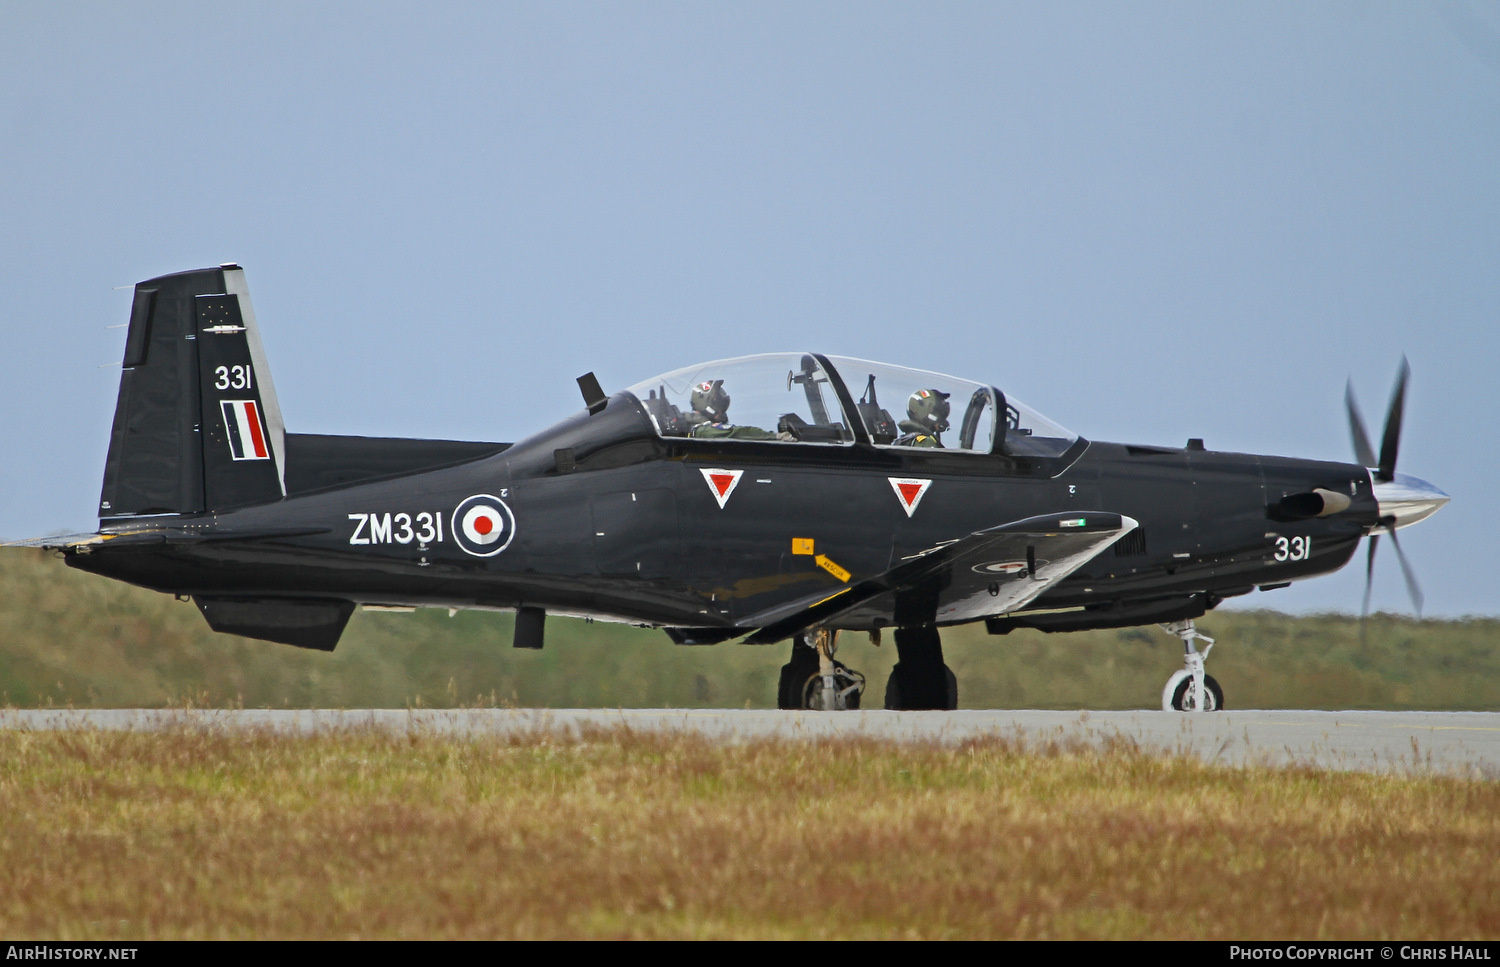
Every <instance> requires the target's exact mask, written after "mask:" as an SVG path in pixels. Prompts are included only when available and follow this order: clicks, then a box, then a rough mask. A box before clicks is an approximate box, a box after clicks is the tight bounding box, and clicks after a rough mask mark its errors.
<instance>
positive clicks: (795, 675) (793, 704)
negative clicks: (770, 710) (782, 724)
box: [776, 648, 818, 709]
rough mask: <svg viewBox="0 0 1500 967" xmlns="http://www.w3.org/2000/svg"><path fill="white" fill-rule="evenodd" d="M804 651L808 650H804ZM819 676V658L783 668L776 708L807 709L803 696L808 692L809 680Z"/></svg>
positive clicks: (794, 662)
mask: <svg viewBox="0 0 1500 967" xmlns="http://www.w3.org/2000/svg"><path fill="white" fill-rule="evenodd" d="M802 650H803V651H807V650H808V649H806V648H804V649H802ZM817 674H818V656H817V655H816V654H814V655H813V657H812V661H796V660H793V661H789V662H787V663H786V664H785V665H782V666H781V679H780V681H779V682H777V685H776V707H777V708H781V709H799V708H806V707H807V706H806V705H804V704H803V696H804V695H805V694H806V692H807V682H808V678H809V677H811V676H815V675H817Z"/></svg>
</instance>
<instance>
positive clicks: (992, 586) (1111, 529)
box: [745, 511, 1137, 644]
mask: <svg viewBox="0 0 1500 967" xmlns="http://www.w3.org/2000/svg"><path fill="white" fill-rule="evenodd" d="M1136 526H1137V523H1136V521H1135V520H1133V519H1132V518H1129V517H1125V516H1123V515H1121V514H1113V513H1107V512H1103V511H1086V512H1083V513H1079V512H1076V511H1074V512H1068V513H1065V514H1043V515H1041V516H1039V517H1028V518H1026V519H1024V520H1018V521H1012V522H1010V523H1008V524H1001V525H999V526H998V527H991V528H988V529H986V530H982V531H975V532H974V533H972V534H970V535H968V536H967V537H961V538H958V539H956V540H953V541H947V542H944V543H941V544H938V545H937V546H934V547H931V548H928V549H927V550H925V551H922V552H920V553H918V554H914V555H912V556H911V557H908V558H906V559H904V560H903V561H901V563H899V564H897V565H896V566H895V567H893V568H891V569H890V570H888V571H886V572H884V573H883V574H879V575H876V576H875V577H872V578H867V579H865V580H863V581H859V582H857V583H855V584H853V585H850V586H849V587H847V588H845V589H843V590H842V591H839V592H837V593H835V594H834V595H832V596H831V597H827V598H824V599H823V600H821V601H818V602H816V603H814V604H811V605H807V606H800V607H796V608H795V610H792V611H791V612H790V613H785V612H786V609H778V610H772V611H767V612H762V613H761V614H758V615H754V616H752V617H750V618H749V619H747V620H746V621H745V624H746V625H755V624H759V625H760V626H761V627H760V630H759V631H757V632H755V633H754V634H752V635H750V636H749V637H748V638H746V639H745V642H746V644H769V643H771V642H773V641H780V640H781V639H783V638H788V637H790V636H792V635H794V634H797V633H799V632H802V631H806V630H807V629H809V628H812V627H815V626H818V625H828V624H835V623H852V624H855V625H859V624H863V623H865V621H867V620H868V621H870V622H871V623H873V619H875V618H877V617H881V618H885V619H886V620H887V621H888V620H889V616H890V615H891V614H893V613H895V614H896V615H897V623H898V624H899V623H900V622H901V615H900V612H901V611H902V610H903V609H905V608H906V607H910V606H911V605H908V604H907V602H917V605H916V607H917V608H918V609H919V611H918V613H917V615H916V616H915V620H918V621H922V622H924V623H925V622H927V621H937V622H940V623H943V624H949V623H957V622H963V621H975V620H978V619H980V618H986V617H991V616H994V615H1001V614H1006V613H1008V612H1011V611H1015V610H1018V609H1019V608H1021V607H1023V606H1025V605H1026V603H1027V602H1029V601H1031V600H1032V599H1033V598H1036V597H1037V596H1039V595H1040V594H1042V593H1043V592H1044V591H1046V590H1047V589H1048V588H1050V587H1052V586H1053V585H1055V584H1056V583H1057V582H1059V581H1061V580H1062V579H1063V578H1065V577H1067V576H1068V575H1069V574H1072V573H1073V572H1074V571H1076V570H1077V569H1078V568H1080V567H1082V566H1083V565H1084V564H1085V563H1087V562H1088V561H1089V560H1091V559H1093V558H1094V557H1095V556H1096V555H1097V554H1099V552H1101V551H1103V550H1104V549H1105V548H1107V547H1109V546H1110V545H1112V544H1114V542H1115V541H1117V540H1119V539H1120V538H1121V537H1123V536H1125V535H1126V534H1128V533H1130V532H1131V531H1132V530H1134V529H1135V528H1136ZM933 607H935V613H934V612H933V611H932V608H933Z"/></svg>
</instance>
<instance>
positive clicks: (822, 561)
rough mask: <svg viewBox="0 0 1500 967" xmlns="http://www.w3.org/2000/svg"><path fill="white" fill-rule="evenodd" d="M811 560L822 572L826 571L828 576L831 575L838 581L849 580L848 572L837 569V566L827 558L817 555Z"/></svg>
mask: <svg viewBox="0 0 1500 967" xmlns="http://www.w3.org/2000/svg"><path fill="white" fill-rule="evenodd" d="M813 560H814V561H816V562H817V564H818V567H820V568H822V569H823V570H825V571H827V572H828V573H829V574H832V575H833V576H834V577H836V578H838V579H839V580H840V581H848V580H849V572H848V571H846V570H844V569H843V568H841V567H839V566H838V565H837V564H835V563H833V562H832V561H830V560H829V559H828V558H826V557H824V556H823V555H822V554H819V555H818V556H817V557H815V558H813Z"/></svg>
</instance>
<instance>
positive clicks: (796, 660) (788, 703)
mask: <svg viewBox="0 0 1500 967" xmlns="http://www.w3.org/2000/svg"><path fill="white" fill-rule="evenodd" d="M837 635H838V632H836V631H828V630H826V629H823V628H820V629H818V630H817V631H814V632H810V633H809V634H806V635H798V636H796V637H795V638H793V639H792V658H791V661H789V662H787V663H786V664H785V665H782V666H781V682H780V685H779V687H778V688H777V694H776V705H777V707H778V708H784V709H812V710H814V711H819V712H841V711H844V710H845V709H857V708H859V699H860V695H861V694H863V692H864V690H865V676H863V675H861V674H860V673H859V672H857V671H854V670H853V669H851V668H849V667H848V666H846V665H845V664H844V663H843V662H838V661H834V660H833V653H834V652H835V651H836V650H837V649H838V641H837Z"/></svg>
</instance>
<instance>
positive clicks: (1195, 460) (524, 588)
mask: <svg viewBox="0 0 1500 967" xmlns="http://www.w3.org/2000/svg"><path fill="white" fill-rule="evenodd" d="M578 383H579V387H580V388H581V389H582V392H583V397H584V402H585V405H586V408H585V409H584V410H583V411H582V412H579V413H578V414H577V415H575V416H573V417H571V418H569V419H567V420H564V421H563V422H562V423H559V424H557V425H556V426H553V427H551V428H549V429H546V430H544V431H542V432H541V433H538V434H537V435H535V436H532V437H529V438H527V439H525V440H522V441H521V442H519V443H513V444H502V443H466V442H456V441H446V440H409V439H374V438H366V437H350V436H324V435H313V434H298V433H289V432H287V431H286V428H285V424H284V423H283V421H282V416H281V410H280V408H279V407H278V405H277V402H276V394H275V392H274V390H273V389H272V385H271V374H270V371H269V370H268V369H267V367H266V360H265V353H264V351H263V349H262V346H261V341H260V337H259V334H258V331H257V329H256V323H255V315H254V312H253V311H252V309H251V306H250V299H249V293H248V291H247V289H246V286H245V276H244V272H243V271H242V270H241V269H240V268H239V267H238V266H235V265H223V266H220V267H218V268H212V269H203V270H199V271H192V272H183V273H179V274H175V275H167V276H162V277H160V278H156V279H151V280H149V281H146V282H142V283H140V284H139V285H138V286H136V288H135V299H134V304H133V307H132V309H131V316H130V329H129V335H128V337H127V340H126V346H125V358H124V372H123V375H122V376H121V379H120V395H119V402H118V406H117V408H116V411H115V418H114V429H113V432H112V435H111V439H110V446H109V457H108V462H107V465H106V468H105V474H104V491H103V495H102V498H101V500H100V505H99V517H100V523H99V530H98V532H97V533H93V534H80V535H73V536H71V537H65V538H46V539H42V540H38V541H31V542H24V543H30V544H34V545H42V546H51V547H59V548H61V549H62V550H63V551H64V552H65V555H66V559H67V563H68V564H70V565H72V566H73V567H77V568H81V569H83V570H87V571H92V572H94V573H97V574H103V575H107V576H109V577H113V578H117V579H119V580H122V581H128V582H130V583H133V584H139V585H142V586H144V587H148V588H153V589H155V590H158V591H164V592H168V593H171V594H175V595H178V596H180V597H189V596H190V597H191V598H192V599H193V600H194V601H195V602H196V603H197V605H198V608H199V609H200V610H201V611H202V612H203V615H204V617H205V618H207V619H208V623H209V625H210V626H211V627H212V628H213V629H214V630H216V631H221V632H228V633H231V634H238V635H246V636H249V637H252V638H262V639H265V640H268V641H275V642H283V643H286V644H291V645H298V646H301V647H305V648H317V649H323V650H331V649H332V648H333V647H334V645H335V644H336V643H337V642H338V640H339V636H340V634H341V633H342V632H343V629H344V626H345V624H346V622H347V621H348V620H349V616H350V614H351V613H352V612H353V610H354V608H355V607H356V606H361V605H362V606H365V607H370V608H394V609H410V608H413V607H446V608H483V609H494V610H508V611H509V610H513V611H515V612H516V623H515V641H514V643H515V645H516V647H521V648H540V647H541V646H542V639H543V622H544V619H545V616H546V614H547V612H552V613H553V614H565V615H581V616H589V617H593V618H600V619H606V620H614V621H625V622H630V623H633V624H637V625H643V626H649V627H659V628H662V629H663V630H664V631H665V632H666V633H667V634H668V635H669V636H670V637H671V639H672V640H673V641H675V642H677V643H678V644H683V645H693V644H713V643H717V642H722V641H728V640H730V639H733V638H744V640H745V641H746V642H747V643H753V644H769V643H771V642H777V641H783V640H786V639H791V640H792V642H793V644H792V649H791V653H792V654H791V661H790V662H788V664H787V665H785V666H784V667H783V669H782V676H781V688H780V695H779V696H778V698H779V704H780V706H781V707H782V708H814V709H841V708H857V707H858V705H859V702H860V697H861V693H862V691H863V689H864V679H863V677H862V676H861V675H860V674H859V673H858V672H855V671H852V670H850V669H848V668H846V667H845V666H844V665H843V664H841V663H839V662H837V661H835V660H834V658H833V654H834V649H835V637H836V633H837V632H838V631H865V632H869V633H870V634H871V635H872V636H874V637H877V638H878V636H879V635H880V633H881V632H882V631H883V630H884V629H887V628H890V629H892V630H893V631H894V637H895V641H896V648H897V651H898V658H899V661H898V664H897V665H896V667H895V670H894V671H893V672H892V673H891V677H890V680H889V681H888V683H887V685H886V690H885V705H886V707H887V708H893V709H923V708H939V709H943V708H947V709H951V708H956V707H957V686H956V683H955V681H954V678H953V674H952V672H951V671H949V670H948V668H947V667H946V666H945V665H944V663H943V655H942V645H941V642H940V640H939V633H938V629H939V628H941V627H943V626H947V625H956V624H962V623H965V622H973V621H983V622H984V623H985V625H986V627H987V628H988V630H989V631H990V632H991V633H992V634H1005V633H1007V632H1009V631H1011V630H1012V629H1014V628H1037V629H1041V630H1043V631H1073V630H1080V629H1086V628H1118V627H1126V626H1130V625H1140V624H1149V623H1162V624H1163V625H1164V626H1165V627H1166V628H1167V630H1168V631H1170V632H1172V633H1174V634H1176V635H1177V636H1178V637H1180V638H1181V640H1182V642H1183V646H1184V651H1185V667H1184V668H1183V669H1182V670H1180V671H1178V672H1177V673H1176V674H1175V675H1173V676H1172V677H1171V679H1170V680H1169V681H1168V682H1167V686H1166V689H1165V690H1164V692H1163V695H1162V703H1163V707H1164V708H1175V709H1214V708H1222V707H1223V701H1224V699H1223V693H1222V691H1221V690H1220V688H1219V686H1218V683H1217V682H1215V681H1214V680H1213V678H1211V677H1209V676H1207V675H1205V674H1204V671H1203V659H1204V656H1205V655H1206V653H1207V652H1206V651H1205V652H1202V653H1200V652H1199V651H1198V649H1197V647H1196V640H1197V639H1198V638H1204V639H1205V640H1209V639H1206V638H1205V636H1203V635H1200V634H1198V632H1197V631H1196V630H1195V628H1194V625H1193V619H1195V618H1197V617H1200V616H1201V615H1203V614H1204V613H1205V612H1207V611H1208V610H1209V609H1211V608H1213V607H1215V606H1217V605H1218V604H1219V603H1220V602H1221V601H1223V600H1224V599H1225V598H1228V597H1232V596H1234V595H1241V594H1245V593H1248V592H1249V591H1251V590H1253V589H1254V588H1256V587H1259V588H1261V589H1262V590H1269V589H1271V588H1278V587H1285V586H1286V585H1287V584H1289V583H1290V582H1292V581H1295V580H1299V579H1302V578H1307V577H1311V576H1313V575H1317V574H1325V573H1328V572H1330V571H1333V570H1336V569H1337V568H1340V567H1342V566H1343V565H1344V564H1346V563H1347V562H1348V561H1349V559H1350V557H1351V556H1352V555H1353V554H1354V551H1355V547H1356V545H1357V544H1358V543H1359V541H1360V539H1361V538H1363V537H1365V536H1370V545H1369V559H1368V560H1369V563H1368V566H1369V567H1370V568H1373V566H1374V554H1375V547H1376V542H1377V540H1378V537H1377V535H1380V534H1390V535H1391V537H1392V540H1393V541H1394V539H1395V532H1396V529H1397V528H1399V527H1404V526H1406V525H1408V524H1412V523H1415V522H1416V521H1418V520H1421V519H1422V518H1424V517H1426V516H1428V515H1429V514H1432V513H1433V512H1434V511H1436V510H1437V509H1438V508H1439V507H1441V506H1442V505H1443V504H1444V503H1446V501H1447V499H1448V498H1447V496H1446V495H1445V494H1443V493H1442V492H1441V491H1439V490H1437V489H1436V488H1434V487H1432V486H1431V485H1429V484H1427V483H1425V482H1423V481H1421V480H1417V479H1416V478H1413V477H1409V476H1405V475H1402V474H1397V473H1396V472H1395V464H1396V452H1397V448H1398V444H1399V439H1400V430H1401V414H1402V410H1403V406H1404V396H1405V385H1406V371H1405V368H1404V364H1403V371H1402V373H1401V376H1400V378H1399V380H1398V383H1397V388H1396V393H1395V396H1394V397H1393V399H1392V402H1391V408H1390V412H1389V415H1388V417H1387V420H1386V426H1385V434H1384V438H1383V440H1382V444H1381V450H1380V455H1379V457H1378V459H1377V457H1376V456H1375V453H1374V451H1373V449H1372V447H1371V445H1370V443H1369V439H1368V436H1367V435H1366V433H1365V431H1364V428H1363V422H1362V420H1361V418H1360V417H1359V416H1358V410H1357V408H1356V406H1355V404H1354V399H1353V395H1352V393H1351V394H1350V396H1349V397H1348V406H1349V415H1350V421H1351V427H1352V430H1353V433H1354V438H1355V450H1356V455H1357V458H1358V463H1332V462H1321V461H1314V460H1295V459H1289V458H1285V457H1267V456H1254V455H1249V454H1239V453H1218V452H1214V451H1211V450H1207V449H1205V448H1204V446H1203V444H1202V442H1201V441H1199V440H1190V441H1188V444H1187V446H1186V447H1183V448H1176V447H1159V446H1130V445H1122V444H1115V443H1098V442H1090V441H1087V440H1084V439H1082V438H1080V437H1078V436H1077V435H1075V434H1073V433H1070V432H1069V431H1067V430H1065V429H1063V428H1062V427H1061V426H1058V425H1057V424H1056V423H1053V422H1052V421H1050V420H1048V419H1047V418H1045V417H1043V416H1042V415H1040V414H1039V413H1037V412H1035V411H1033V410H1031V409H1030V408H1028V407H1026V406H1024V405H1023V404H1021V403H1020V402H1019V401H1018V400H1015V399H1013V398H1011V399H1008V398H1007V397H1006V396H1005V394H1004V393H1003V392H1001V391H1000V390H999V389H998V388H996V387H993V386H989V385H985V384H981V383H974V382H969V381H967V380H962V379H955V378H953V377H950V376H942V375H939V374H936V373H928V372H921V371H918V370H912V369H907V368H904V367H899V366H889V365H885V364H881V363H872V362H866V361H864V360H858V359H846V358H843V357H839V356H823V355H819V354H816V353H808V354H796V353H792V354H771V355H764V356H749V357H742V358H737V359H725V360H719V361H716V362H711V363H705V364H702V365H699V366H692V367H688V368H686V369H680V370H676V371H675V372H671V373H667V374H665V375H662V376H657V377H655V378H653V379H649V380H646V381H645V382H642V383H639V384H637V385H635V386H632V387H630V388H628V389H626V390H624V391H621V392H617V393H615V394H614V395H612V396H610V395H606V394H605V393H604V392H603V391H602V390H601V389H600V387H599V383H598V381H597V380H596V379H595V378H594V377H593V374H589V375H587V376H584V377H581V378H580V379H579V380H578ZM882 401H884V402H882ZM888 406H890V407H893V408H894V412H893V410H892V409H888V408H887V407H888ZM898 417H904V419H898ZM950 417H951V418H952V419H951V421H950ZM1367 468H1368V469H1367ZM1397 552H1398V555H1399V554H1400V548H1399V545H1398V547H1397ZM1401 565H1402V568H1403V569H1404V571H1405V572H1406V575H1407V579H1408V584H1409V586H1410V588H1411V590H1412V592H1413V598H1414V600H1418V606H1419V607H1420V601H1419V594H1418V592H1417V590H1416V584H1415V581H1414V580H1413V579H1412V577H1411V572H1410V568H1409V567H1408V565H1407V563H1406V560H1405V557H1404V555H1401ZM1366 607H1367V608H1368V596H1367V597H1366ZM1209 643H1210V645H1211V644H1212V642H1211V640H1210V641H1209Z"/></svg>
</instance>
